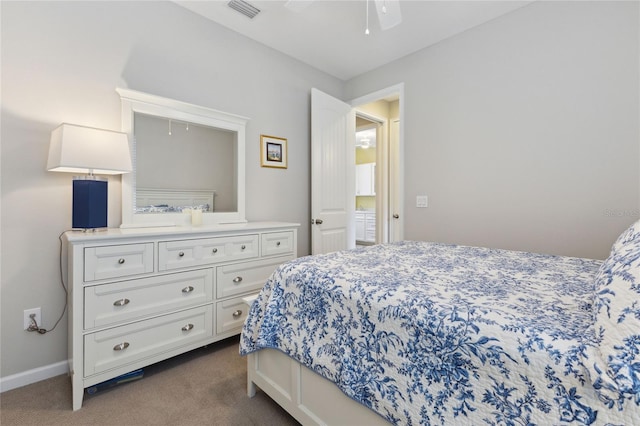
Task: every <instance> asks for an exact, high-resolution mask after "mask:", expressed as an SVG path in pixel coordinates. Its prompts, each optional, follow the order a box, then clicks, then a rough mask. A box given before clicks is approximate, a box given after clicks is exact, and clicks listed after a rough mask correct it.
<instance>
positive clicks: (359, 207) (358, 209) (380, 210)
mask: <svg viewBox="0 0 640 426" xmlns="http://www.w3.org/2000/svg"><path fill="white" fill-rule="evenodd" d="M401 94H402V86H395V87H393V88H390V89H386V90H385V91H382V92H377V93H374V94H371V95H369V96H366V97H363V98H359V99H356V100H354V101H352V103H351V105H352V106H354V109H355V112H356V114H355V115H356V118H355V120H356V122H355V128H356V135H355V144H356V154H355V157H356V166H355V167H356V172H355V176H356V200H355V234H356V245H357V246H363V245H371V244H377V243H386V242H393V241H399V240H401V239H402V238H403V232H402V214H401V207H402V205H401V202H402V201H401V198H402V180H401V173H400V161H401V154H400V148H401V144H400V141H401V137H400V131H401V125H400V124H401V118H400V116H401V100H402V96H401ZM363 139H364V142H363ZM369 181H371V182H372V184H371V185H368V182H369ZM362 188H364V189H365V192H362ZM369 188H371V190H370V192H366V190H367V189H369ZM359 190H360V193H358V191H359Z"/></svg>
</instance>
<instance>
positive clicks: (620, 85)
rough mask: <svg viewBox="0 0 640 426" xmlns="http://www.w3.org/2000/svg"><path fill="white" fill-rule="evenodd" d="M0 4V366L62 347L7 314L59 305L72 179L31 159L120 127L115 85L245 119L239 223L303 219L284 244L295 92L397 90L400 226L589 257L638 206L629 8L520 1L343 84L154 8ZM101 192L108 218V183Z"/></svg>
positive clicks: (303, 160) (115, 211)
mask: <svg viewBox="0 0 640 426" xmlns="http://www.w3.org/2000/svg"><path fill="white" fill-rule="evenodd" d="M0 7H1V8H2V9H1V12H2V28H1V31H2V33H1V35H2V52H1V54H2V117H1V119H2V130H1V136H2V147H1V148H2V152H1V154H2V159H1V161H2V163H1V166H2V207H1V213H2V215H1V220H2V223H1V227H0V230H1V232H2V247H1V250H2V257H1V260H2V273H1V286H2V287H1V298H2V300H1V303H2V305H1V308H2V309H1V311H2V312H1V318H0V320H1V327H2V330H1V331H2V335H1V341H0V344H1V346H2V353H1V356H2V359H1V370H0V375H1V376H2V377H6V376H8V375H12V374H15V373H20V372H24V371H27V370H30V369H33V368H37V367H41V366H48V365H50V364H54V363H57V362H61V361H64V360H66V357H67V351H66V338H67V332H66V316H65V317H64V318H63V320H62V322H61V325H60V326H59V328H58V329H56V330H55V331H54V332H52V333H49V334H46V335H44V336H39V335H34V334H28V333H26V332H24V331H22V311H23V310H24V309H28V308H33V307H37V306H41V307H42V310H43V312H42V313H43V318H44V323H45V326H47V327H51V325H52V324H53V322H54V321H55V320H56V319H57V316H58V315H59V313H60V311H61V309H62V306H63V304H64V294H63V291H62V289H61V288H60V284H59V279H58V249H59V248H58V235H59V234H60V233H61V232H63V231H64V230H66V229H68V228H69V227H70V224H71V208H70V203H71V202H70V200H71V176H70V175H66V174H63V173H49V172H46V171H45V164H46V158H47V150H48V143H49V134H50V132H51V130H52V129H53V128H55V127H56V126H57V125H59V124H60V123H61V122H70V123H75V124H81V125H88V126H94V127H102V128H109V129H118V128H119V127H120V103H119V97H118V96H117V94H116V92H115V90H114V89H115V87H118V86H120V87H128V88H131V89H134V90H139V91H143V92H148V93H151V94H155V95H159V96H165V97H169V98H173V99H178V100H182V101H185V102H191V103H194V104H199V105H204V106H207V107H210V108H214V109H217V110H221V111H225V112H229V113H234V114H239V115H243V116H247V117H249V118H250V119H251V120H250V122H249V125H248V128H247V154H246V162H247V173H246V175H247V176H246V178H247V218H248V219H249V220H287V221H296V222H300V223H301V224H302V227H301V229H300V231H301V232H300V241H299V246H298V250H299V254H301V255H302V254H306V253H308V250H309V226H308V225H307V223H308V222H307V221H308V218H309V195H310V194H309V182H310V176H309V173H310V172H309V164H310V158H309V156H310V151H309V134H310V130H309V92H310V88H311V87H317V88H319V89H320V90H323V91H325V92H327V93H329V94H331V95H333V96H336V97H339V98H342V99H345V100H348V99H354V98H356V97H359V96H362V95H365V94H368V93H370V92H374V91H376V90H379V89H381V88H384V87H388V86H392V85H395V84H397V83H400V82H404V83H405V104H404V105H405V110H406V115H405V123H403V124H404V125H405V147H404V170H403V173H404V176H405V177H404V181H405V193H404V196H405V228H406V233H405V236H406V237H407V238H411V239H421V240H435V241H445V242H452V243H463V244H477V245H484V246H493V247H506V248H516V249H522V250H532V251H540V252H548V253H558V254H566V255H573V256H587V257H600V258H602V257H605V256H606V254H607V251H608V249H609V247H610V245H611V243H612V242H613V239H614V238H615V237H616V236H617V234H618V233H619V232H620V231H621V230H622V229H624V228H625V227H626V226H628V225H629V224H630V223H631V222H633V221H634V220H636V219H637V218H638V212H639V208H640V205H639V192H640V184H639V180H640V176H639V175H640V173H639V171H640V162H639V159H640V152H639V151H640V149H639V142H638V139H639V138H638V128H639V123H638V113H639V111H638V95H639V90H640V89H639V87H638V74H639V73H638V39H639V37H638V5H637V4H636V3H635V2H634V3H631V2H630V3H606V4H603V3H596V2H568V3H560V2H536V3H534V4H532V5H530V6H528V7H526V8H523V9H521V10H519V11H516V12H514V13H511V14H509V15H506V16H503V17H501V18H498V19H496V20H494V21H492V22H490V23H487V24H485V25H483V26H480V27H478V28H475V29H471V30H469V31H467V32H465V33H463V34H461V35H459V36H457V37H454V38H452V39H450V40H447V41H444V42H441V43H439V44H438V45H436V46H434V47H432V48H429V49H426V50H424V51H421V52H419V53H417V54H414V55H411V56H408V57H406V58H403V59H401V60H399V61H396V62H395V63H393V64H390V65H388V66H385V67H382V68H380V69H378V70H375V71H373V72H370V73H367V74H365V75H363V76H360V77H357V78H355V79H353V80H351V81H349V82H341V81H339V80H336V79H334V78H332V77H330V76H327V75H326V74H323V73H321V72H319V71H317V70H314V69H312V68H310V67H308V66H305V65H303V64H301V63H299V62H297V61H294V60H292V59H290V58H288V57H286V56H284V55H281V54H279V53H277V52H274V51H273V50H271V49H268V48H266V47H264V46H262V45H260V44H258V43H255V42H252V41H250V40H248V39H246V38H243V37H241V36H239V35H236V34H234V33H232V32H230V31H228V30H226V29H224V28H223V27H221V26H218V25H215V24H213V23H211V22H208V21H206V20H204V19H202V18H199V17H197V16H196V15H193V14H191V13H190V12H187V11H184V10H182V9H181V8H179V7H177V6H176V5H173V4H171V3H159V2H104V3H97V2H68V3H67V2H62V3H51V2H43V3H34V2H1V3H0ZM261 133H262V134H268V135H275V136H281V137H286V138H287V139H288V142H289V143H288V148H289V151H288V154H289V168H288V169H287V170H279V169H269V168H260V166H259V154H260V150H259V135H260V134H261ZM273 188H278V190H277V191H273ZM109 191H110V199H109V202H110V211H109V224H110V225H111V226H117V225H119V224H120V180H119V178H111V179H110V186H109ZM419 194H427V195H428V196H429V207H428V208H427V209H416V208H415V196H416V195H419Z"/></svg>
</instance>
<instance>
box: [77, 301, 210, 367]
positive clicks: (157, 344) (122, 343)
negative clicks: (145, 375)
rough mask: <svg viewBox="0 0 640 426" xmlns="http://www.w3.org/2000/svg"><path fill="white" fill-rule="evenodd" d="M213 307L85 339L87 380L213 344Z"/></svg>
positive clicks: (204, 307)
mask: <svg viewBox="0 0 640 426" xmlns="http://www.w3.org/2000/svg"><path fill="white" fill-rule="evenodd" d="M212 336H213V306H211V305H208V306H201V307H199V308H193V309H189V310H186V311H181V312H176V313H173V314H170V315H165V316H162V317H156V318H152V319H148V320H145V321H140V322H136V323H133V324H128V325H125V326H122V327H116V328H112V329H108V330H103V331H100V332H97V333H93V334H88V335H85V336H84V377H88V376H91V375H93V374H98V373H102V372H104V371H107V370H111V369H114V368H117V367H121V366H124V365H127V364H129V363H133V362H136V361H140V360H142V359H144V358H147V357H152V356H156V355H158V354H159V353H162V352H164V351H169V350H172V349H176V348H179V347H181V346H186V345H190V344H193V343H197V342H199V341H201V340H203V341H204V340H210V338H211V337H212Z"/></svg>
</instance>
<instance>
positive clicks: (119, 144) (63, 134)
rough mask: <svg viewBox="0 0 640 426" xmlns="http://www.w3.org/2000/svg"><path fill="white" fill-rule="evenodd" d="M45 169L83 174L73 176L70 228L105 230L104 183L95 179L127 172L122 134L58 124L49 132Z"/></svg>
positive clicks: (126, 143)
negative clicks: (49, 139) (49, 140)
mask: <svg viewBox="0 0 640 426" xmlns="http://www.w3.org/2000/svg"><path fill="white" fill-rule="evenodd" d="M47 170H48V171H52V172H68V173H87V174H88V175H87V176H74V177H73V213H72V225H71V226H72V227H73V228H74V229H84V230H87V229H94V230H95V229H96V228H106V227H107V198H108V197H107V180H106V179H104V178H100V177H97V176H95V175H96V174H99V175H119V174H123V173H129V172H131V170H132V167H131V152H130V150H129V141H128V138H127V135H126V134H125V133H120V132H114V131H111V130H102V129H95V128H92V127H85V126H78V125H75V124H67V123H62V124H61V125H60V126H58V127H57V128H56V129H55V130H53V132H51V142H50V144H49V160H48V161H47Z"/></svg>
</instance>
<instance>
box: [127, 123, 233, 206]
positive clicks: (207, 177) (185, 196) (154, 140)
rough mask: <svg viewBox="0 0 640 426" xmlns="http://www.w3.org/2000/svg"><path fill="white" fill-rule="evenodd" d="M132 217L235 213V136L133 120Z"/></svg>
mask: <svg viewBox="0 0 640 426" xmlns="http://www.w3.org/2000/svg"><path fill="white" fill-rule="evenodd" d="M134 135H135V143H136V171H135V180H136V195H135V206H134V213H135V214H141V213H179V212H181V211H182V210H184V209H199V210H202V211H204V212H235V211H237V210H238V204H237V179H235V176H236V175H237V170H236V164H237V150H236V132H232V131H229V130H225V129H219V128H213V127H209V126H205V125H201V124H195V123H189V122H186V121H181V120H175V119H170V118H166V117H157V116H152V115H148V114H142V113H139V112H136V113H135V114H134Z"/></svg>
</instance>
